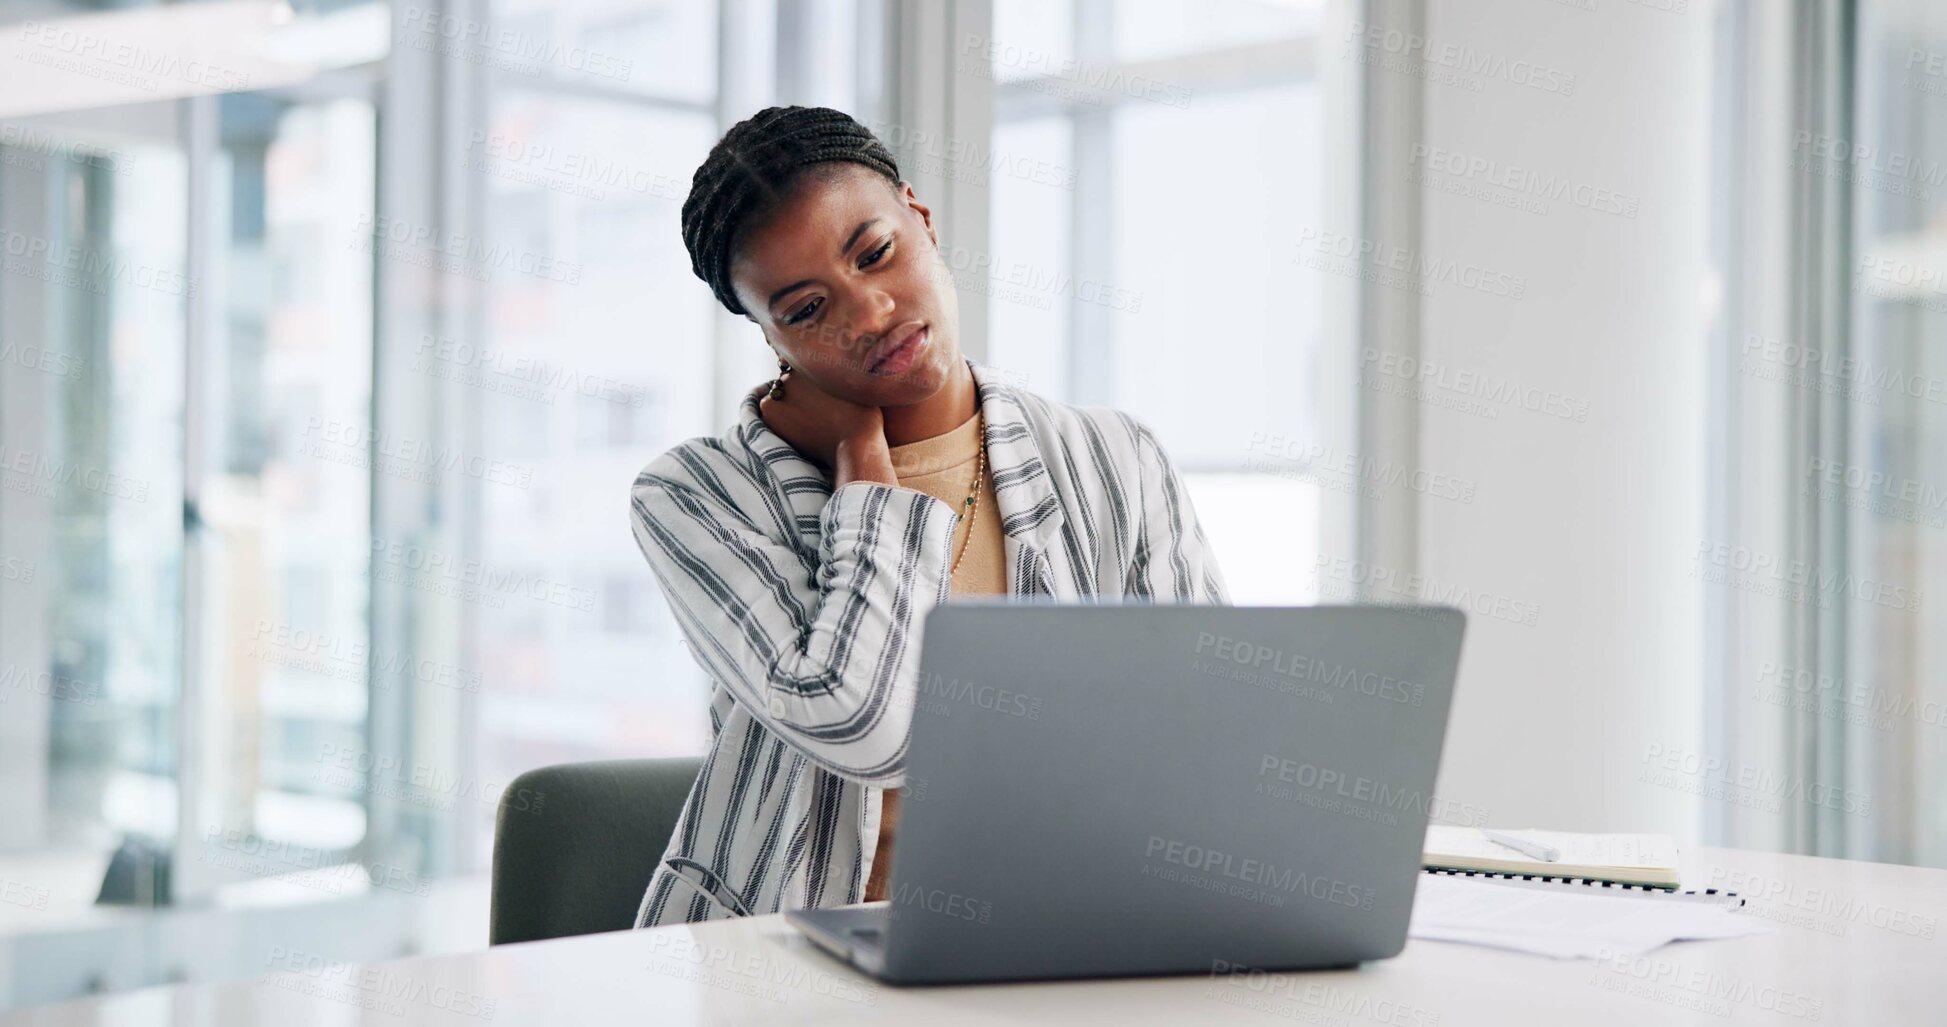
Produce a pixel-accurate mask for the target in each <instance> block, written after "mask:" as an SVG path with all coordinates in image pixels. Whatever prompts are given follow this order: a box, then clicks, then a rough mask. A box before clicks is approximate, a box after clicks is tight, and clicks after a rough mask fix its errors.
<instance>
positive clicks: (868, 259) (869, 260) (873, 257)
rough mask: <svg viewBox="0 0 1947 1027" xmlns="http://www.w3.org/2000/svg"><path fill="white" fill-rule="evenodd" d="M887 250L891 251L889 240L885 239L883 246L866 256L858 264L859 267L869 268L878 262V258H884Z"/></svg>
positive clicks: (890, 241)
mask: <svg viewBox="0 0 1947 1027" xmlns="http://www.w3.org/2000/svg"><path fill="white" fill-rule="evenodd" d="M889 249H892V240H891V239H887V240H886V243H885V245H883V246H881V247H879V248H878V249H876V250H873V251H872V252H871V253H868V254H866V255H865V259H864V260H862V261H860V262H859V266H860V267H871V266H872V265H874V264H877V263H878V262H879V258H880V257H883V256H885V253H886V251H887V250H889Z"/></svg>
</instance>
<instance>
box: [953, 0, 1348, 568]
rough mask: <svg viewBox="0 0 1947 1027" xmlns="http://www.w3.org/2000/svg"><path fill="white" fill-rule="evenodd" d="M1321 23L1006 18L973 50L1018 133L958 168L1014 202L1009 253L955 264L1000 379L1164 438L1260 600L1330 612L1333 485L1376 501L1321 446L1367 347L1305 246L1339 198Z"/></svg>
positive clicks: (1267, 18) (1009, 7)
mask: <svg viewBox="0 0 1947 1027" xmlns="http://www.w3.org/2000/svg"><path fill="white" fill-rule="evenodd" d="M1322 6H1323V5H1322V4H1271V3H1254V2H1241V0H1240V2H1226V3H1217V4H1198V5H1194V6H1190V5H1184V4H1180V3H1133V4H1093V5H1091V4H1068V3H1052V4H1051V3H1040V2H1031V0H997V2H996V3H995V5H994V29H993V33H992V37H991V39H988V40H984V41H980V42H979V43H976V44H973V45H971V46H969V47H968V48H966V49H967V51H968V52H971V53H972V54H974V55H975V56H976V57H985V58H987V59H988V61H989V62H991V69H990V70H991V76H992V79H993V81H994V82H995V102H994V110H995V124H994V131H993V137H992V140H991V149H990V150H989V151H988V152H986V153H983V154H979V155H978V157H976V158H973V159H969V160H967V161H966V162H965V166H962V167H959V168H957V169H956V172H955V173H956V174H970V175H973V176H975V177H976V178H977V179H978V180H979V181H981V182H984V183H985V184H986V185H987V186H988V187H989V189H990V190H991V207H990V210H991V212H992V223H991V227H990V243H991V249H992V252H991V253H990V254H972V253H965V252H961V251H959V250H957V249H954V248H952V247H951V245H949V248H948V253H947V254H946V255H945V256H946V259H947V262H948V264H949V267H950V268H951V269H952V271H953V273H954V276H955V279H956V281H957V283H958V284H959V286H960V288H961V291H962V293H963V296H964V298H963V303H971V302H985V303H986V304H987V310H988V324H989V331H988V340H989V341H988V353H987V357H988V360H989V362H991V363H993V364H995V365H997V366H999V367H1000V368H1002V369H1003V370H1004V371H1005V372H1006V373H1007V374H1008V375H1009V377H1010V378H1011V379H1012V380H1015V381H1017V382H1019V383H1020V384H1022V385H1024V386H1025V387H1027V388H1029V389H1031V390H1034V391H1038V392H1041V393H1044V394H1046V395H1050V396H1054V397H1057V398H1061V399H1065V400H1068V401H1070V402H1078V403H1092V404H1106V405H1110V406H1115V407H1119V408H1121V409H1124V410H1126V411H1129V412H1131V413H1134V414H1136V415H1137V416H1139V417H1141V418H1143V419H1144V420H1145V421H1147V422H1148V423H1149V424H1150V425H1151V426H1152V427H1154V428H1155V429H1156V431H1157V433H1158V434H1159V436H1160V437H1161V438H1162V440H1163V443H1164V445H1165V446H1166V447H1167V448H1168V449H1169V451H1170V454H1171V456H1172V458H1173V459H1174V460H1175V461H1176V463H1177V465H1178V467H1179V469H1180V470H1182V471H1183V473H1184V477H1185V481H1186V484H1187V485H1188V487H1189V489H1190V491H1191V493H1192V496H1193V499H1194V501H1195V503H1196V505H1197V512H1198V516H1199V518H1200V520H1201V521H1202V523H1203V525H1204V529H1205V531H1206V533H1207V534H1208V535H1209V536H1210V539H1211V545H1212V546H1213V547H1214V548H1215V550H1216V553H1217V558H1218V561H1219V563H1220V564H1221V565H1222V567H1223V570H1224V574H1225V576H1226V578H1227V579H1228V581H1229V584H1230V586H1231V591H1232V593H1233V599H1234V600H1235V601H1238V602H1245V603H1253V602H1308V601H1312V600H1313V599H1315V598H1316V586H1315V582H1314V581H1313V580H1312V574H1313V571H1314V569H1315V562H1316V556H1317V553H1318V551H1319V517H1320V501H1321V497H1320V493H1321V490H1325V489H1330V490H1337V491H1339V492H1344V491H1346V490H1351V489H1358V488H1360V487H1361V486H1362V478H1361V476H1360V475H1359V474H1358V473H1357V472H1356V471H1354V472H1348V471H1346V470H1344V469H1343V464H1342V463H1341V462H1339V460H1338V459H1337V458H1336V457H1335V455H1334V454H1331V453H1330V452H1329V451H1327V449H1326V447H1323V446H1320V445H1318V444H1317V443H1316V440H1317V439H1319V438H1320V437H1321V436H1322V430H1321V426H1320V425H1319V423H1318V420H1317V417H1316V414H1315V411H1316V405H1315V396H1316V392H1317V389H1318V377H1319V376H1318V371H1317V358H1318V354H1319V352H1320V348H1321V347H1322V346H1325V345H1328V344H1332V343H1335V342H1336V343H1338V344H1344V340H1328V339H1326V338H1325V337H1324V328H1323V325H1324V319H1323V317H1322V316H1321V314H1320V311H1321V310H1322V308H1323V296H1324V293H1325V291H1326V289H1328V288H1330V287H1332V283H1333V282H1334V281H1335V280H1331V279H1326V280H1323V281H1321V277H1320V276H1318V275H1316V274H1315V273H1312V272H1310V271H1308V270H1306V269H1304V268H1303V267H1301V266H1300V265H1299V264H1298V263H1297V262H1296V259H1295V258H1296V257H1297V255H1298V253H1297V249H1296V247H1295V244H1294V242H1293V240H1296V239H1299V238H1301V236H1302V230H1303V229H1304V228H1305V227H1307V226H1313V227H1315V226H1317V225H1318V224H1319V221H1320V212H1321V210H1322V209H1323V208H1324V206H1325V205H1326V204H1327V203H1328V202H1330V201H1331V200H1332V199H1334V198H1332V197H1328V196H1327V195H1326V184H1325V180H1324V176H1323V175H1322V174H1321V171H1320V167H1321V161H1322V160H1323V154H1324V152H1325V149H1326V148H1325V146H1324V145H1323V139H1324V133H1325V112H1324V106H1325V105H1326V104H1327V103H1329V102H1333V98H1332V96H1330V95H1327V92H1326V89H1325V87H1324V86H1323V85H1322V84H1321V83H1320V82H1319V81H1318V80H1317V79H1316V78H1315V77H1314V75H1313V74H1312V65H1313V61H1312V58H1311V55H1312V50H1313V47H1314V42H1315V38H1316V34H1317V23H1318V17H1319V8H1321V7H1322ZM961 70H962V72H963V74H965V73H972V74H977V75H978V74H988V73H989V69H987V68H985V67H983V66H982V65H979V64H973V65H967V66H964V67H963V68H962V69H961ZM976 152H978V151H976ZM922 159H925V158H924V156H923V157H922ZM1211 191H1221V192H1222V193H1223V194H1224V197H1225V202H1224V203H1223V204H1221V205H1213V204H1207V203H1201V202H1196V201H1197V199H1198V198H1199V197H1200V196H1204V195H1206V194H1208V193H1209V192H1211ZM1338 199H1339V202H1344V200H1343V198H1338ZM1213 211H1230V212H1233V213H1228V214H1224V213H1213ZM1234 212H1248V213H1247V215H1244V216H1240V215H1239V214H1237V213H1234ZM1266 540H1271V541H1269V542H1267V541H1266ZM1247 556H1248V558H1247Z"/></svg>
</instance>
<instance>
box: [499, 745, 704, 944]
mask: <svg viewBox="0 0 1947 1027" xmlns="http://www.w3.org/2000/svg"><path fill="white" fill-rule="evenodd" d="M702 765H703V761H702V760H700V759H666V760H603V761H600V762H597V763H563V764H559V765H557V766H552V767H540V768H538V769H535V770H530V771H528V772H527V773H525V774H522V775H521V776H519V777H517V778H515V779H514V780H513V782H512V783H511V784H509V785H508V786H507V791H506V792H505V793H504V794H503V795H502V797H501V801H500V809H499V812H498V814H497V815H496V818H495V822H494V861H493V886H492V895H493V898H492V910H491V912H490V913H489V925H488V928H487V943H488V944H490V945H506V944H509V943H512V942H518V941H539V940H541V939H543V938H565V937H568V936H570V935H576V934H596V933H599V932H602V931H620V930H626V929H627V928H630V927H633V926H635V912H636V907H637V906H638V905H640V904H641V903H642V892H643V889H645V888H647V887H648V886H649V875H650V873H651V872H652V871H653V870H655V868H656V864H657V862H659V861H660V860H661V859H662V854H663V849H664V848H665V847H667V846H668V844H669V836H670V833H671V832H672V831H674V830H675V829H676V818H677V817H678V816H679V815H681V813H682V811H683V800H684V799H686V798H688V796H689V792H690V786H691V784H693V783H694V782H695V781H696V775H697V772H698V770H699V769H701V767H702Z"/></svg>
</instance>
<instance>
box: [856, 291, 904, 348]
mask: <svg viewBox="0 0 1947 1027" xmlns="http://www.w3.org/2000/svg"><path fill="white" fill-rule="evenodd" d="M858 310H859V316H858V318H857V320H855V321H854V322H853V323H852V328H853V330H854V332H855V333H856V334H857V335H858V336H859V337H860V339H861V341H863V342H864V344H865V345H868V346H869V345H871V344H872V341H873V340H875V339H877V338H878V337H879V336H881V335H884V334H885V333H886V332H887V331H888V330H890V329H891V328H892V327H893V326H894V323H895V322H894V321H893V315H895V314H897V313H898V312H899V304H897V303H895V302H894V301H893V298H892V294H891V293H889V292H887V291H885V290H884V289H867V290H865V291H864V293H862V294H861V295H860V296H859V307H858Z"/></svg>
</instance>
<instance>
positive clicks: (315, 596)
mask: <svg viewBox="0 0 1947 1027" xmlns="http://www.w3.org/2000/svg"><path fill="white" fill-rule="evenodd" d="M219 110H220V112H221V113H220V119H219V129H218V131H219V135H220V139H221V150H220V151H219V154H218V157H219V159H218V161H217V178H218V182H217V189H218V191H219V195H222V196H225V197H226V198H227V200H228V202H227V205H222V206H219V207H218V208H217V213H218V215H219V218H220V223H219V225H218V226H216V227H217V229H218V230H217V232H216V238H217V239H218V240H220V241H221V245H220V246H219V247H218V248H217V249H216V251H215V252H214V253H212V255H211V257H212V261H213V267H214V269H215V275H214V277H216V279H217V280H218V281H219V282H221V283H222V287H221V288H220V289H219V290H218V291H217V292H216V293H215V294H214V295H213V296H212V297H211V302H212V303H213V304H214V305H215V306H216V308H217V317H216V319H215V326H214V328H213V331H212V336H211V338H210V340H209V344H208V345H207V347H206V351H207V357H206V360H205V364H204V366H203V367H202V369H201V372H202V382H201V393H200V394H201V395H202V396H203V397H204V402H205V403H206V404H207V406H206V409H205V411H204V412H203V415H202V423H203V424H204V425H206V429H207V431H208V437H207V439H206V440H205V441H206V445H205V449H204V454H203V459H204V470H205V477H204V478H203V480H202V482H201V491H202V502H201V508H200V510H201V515H202V522H203V529H202V531H201V532H200V535H199V538H200V539H201V552H202V555H203V560H202V563H201V581H202V584H201V588H200V589H199V590H198V592H197V593H195V594H194V596H193V598H194V599H195V600H196V601H197V604H198V605H197V607H196V609H195V610H194V614H195V617H196V620H195V623H196V624H198V630H199V632H200V657H199V661H198V662H199V674H200V676H201V678H202V680H203V683H204V691H203V692H202V693H199V707H200V716H199V723H198V728H197V734H196V737H197V738H198V739H199V750H200V752H201V754H202V759H203V762H202V765H201V773H200V774H199V775H198V781H199V783H200V785H201V794H200V796H199V804H198V807H197V816H196V822H197V823H198V826H199V828H200V830H201V831H202V836H201V837H202V838H206V839H207V838H218V839H231V838H245V839H256V838H261V839H265V840H269V841H277V842H283V843H287V844H289V845H292V846H302V847H306V848H311V849H316V850H319V851H320V852H321V853H338V854H344V853H346V852H347V851H348V850H350V849H351V848H352V847H353V846H356V845H357V844H358V843H359V842H360V841H361V840H362V839H363V838H364V836H365V797H366V791H367V785H368V782H367V779H366V776H365V774H364V773H363V772H361V771H358V770H355V769H354V770H347V769H345V768H341V767H337V766H335V765H334V764H333V763H332V761H331V759H330V756H331V754H334V753H338V752H350V751H356V750H359V749H361V748H363V747H364V745H365V741H364V739H365V737H366V712H367V699H368V686H367V680H366V675H367V662H368V658H371V657H377V656H382V654H373V653H370V652H368V648H369V647H368V633H367V630H366V617H367V585H366V579H365V567H366V565H367V563H368V561H369V559H370V548H371V535H370V530H369V511H370V503H371V498H370V478H371V475H372V474H374V473H378V474H401V475H413V474H423V473H437V472H436V471H434V470H432V469H430V468H428V467H426V466H424V465H425V464H426V458H425V455H424V454H423V453H421V452H418V451H416V450H415V449H414V448H413V447H412V446H411V445H410V444H404V445H402V444H399V442H398V441H397V440H387V439H375V438H374V437H372V435H371V433H370V431H369V426H370V424H371V376H372V372H371V367H372V363H371V355H372V287H371V282H372V258H371V256H370V254H369V253H368V252H366V251H365V250H364V249H363V248H361V247H355V246H347V245H346V244H345V242H344V233H343V227H344V226H345V225H348V224H358V223H360V222H361V221H362V220H367V219H369V218H370V216H371V213H372V211H373V209H374V208H373V202H374V195H373V189H374V175H375V142H376V135H375V133H376V131H377V120H376V116H375V114H374V111H373V109H372V106H371V104H370V103H368V102H366V101H363V100H350V99H346V100H335V101H323V102H316V103H302V104H294V103H291V102H288V101H284V100H279V99H274V98H271V97H268V96H264V95H259V94H235V95H231V96H226V97H224V98H222V100H221V101H220V102H219ZM220 844H221V845H222V846H223V848H221V849H217V848H212V847H210V846H208V845H205V846H203V848H202V849H199V856H201V857H204V858H199V860H198V861H197V864H198V865H197V866H195V867H194V868H188V867H186V868H185V869H186V871H188V873H187V874H186V875H185V880H186V881H188V882H190V883H191V886H190V887H189V888H187V889H186V890H187V891H190V892H192V893H194V892H198V891H201V890H202V888H199V887H197V886H196V883H197V882H196V879H197V878H201V879H202V882H203V887H220V886H221V885H222V884H224V883H227V882H231V881H239V880H247V879H250V878H256V877H265V876H277V875H282V874H288V873H293V872H297V871H300V870H306V869H315V868H316V867H315V866H304V867H300V866H285V865H279V864H278V862H277V861H275V860H253V859H248V858H238V854H237V852H236V851H235V850H234V846H235V844H236V843H234V842H228V841H224V842H222V843H220ZM320 859H322V860H324V861H325V862H329V857H324V856H321V857H320ZM314 862H315V861H314Z"/></svg>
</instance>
